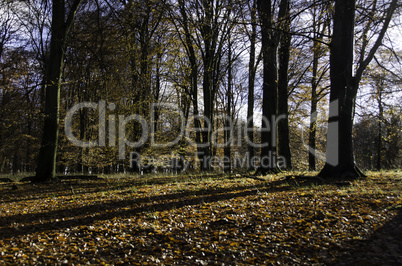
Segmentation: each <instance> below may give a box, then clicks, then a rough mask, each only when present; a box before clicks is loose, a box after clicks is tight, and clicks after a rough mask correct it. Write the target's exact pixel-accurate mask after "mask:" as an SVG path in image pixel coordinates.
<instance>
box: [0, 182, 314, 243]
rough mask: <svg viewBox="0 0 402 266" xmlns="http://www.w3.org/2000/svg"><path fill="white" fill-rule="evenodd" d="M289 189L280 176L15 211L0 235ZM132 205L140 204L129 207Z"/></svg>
mask: <svg viewBox="0 0 402 266" xmlns="http://www.w3.org/2000/svg"><path fill="white" fill-rule="evenodd" d="M304 185H307V184H304ZM291 189H292V186H291V185H289V184H288V183H287V182H286V181H283V180H280V181H275V182H261V183H260V184H252V185H240V186H235V187H230V188H205V189H199V190H195V191H192V190H191V191H187V190H184V191H180V192H176V193H171V194H165V195H157V196H146V195H143V196H140V197H138V196H137V197H136V198H133V199H124V200H114V201H111V202H106V203H103V202H102V203H99V202H98V203H95V204H92V205H86V206H82V207H75V208H73V209H62V210H55V211H47V212H40V213H32V214H30V213H27V214H16V215H12V216H6V217H0V226H1V227H2V228H1V231H0V239H5V238H9V237H16V236H19V235H24V234H30V233H36V232H43V231H46V230H60V229H64V228H68V227H74V226H81V225H90V224H92V223H94V222H95V221H100V220H109V219H113V218H115V217H121V218H125V217H132V216H135V215H136V214H138V213H141V212H149V211H164V210H171V209H174V208H181V207H184V206H194V205H199V204H203V203H212V202H218V201H223V200H230V199H234V198H241V197H246V196H250V195H256V194H258V193H273V192H282V191H288V190H291ZM189 193H190V194H189ZM133 205H137V206H139V207H135V208H131V206H133ZM27 221H29V224H24V223H26V222H27ZM16 224H17V225H18V224H21V225H22V226H20V227H15V225H16Z"/></svg>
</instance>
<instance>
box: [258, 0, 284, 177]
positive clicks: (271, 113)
mask: <svg viewBox="0 0 402 266" xmlns="http://www.w3.org/2000/svg"><path fill="white" fill-rule="evenodd" d="M287 2H288V0H282V1H281V3H280V9H279V15H278V21H279V22H280V23H281V22H283V21H284V18H285V16H286V9H287V7H288V3H287ZM257 9H258V13H259V16H260V23H261V38H262V42H261V49H262V54H263V85H262V90H263V103H262V125H261V131H262V132H261V160H260V166H259V168H258V169H257V174H267V173H270V172H277V171H278V167H277V158H278V157H277V151H276V150H277V147H276V146H277V114H278V110H277V108H278V107H277V106H278V63H277V61H278V46H279V40H280V36H281V31H280V30H275V29H274V25H273V22H272V21H273V11H272V6H271V1H263V0H258V1H257ZM280 23H279V25H280Z"/></svg>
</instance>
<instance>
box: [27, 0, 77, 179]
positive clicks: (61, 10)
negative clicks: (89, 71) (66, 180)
mask: <svg viewBox="0 0 402 266" xmlns="http://www.w3.org/2000/svg"><path fill="white" fill-rule="evenodd" d="M80 3H81V1H80V0H76V1H75V2H74V3H73V5H72V7H71V10H70V12H69V14H68V16H67V21H64V19H65V16H66V14H65V6H64V4H65V3H64V1H63V0H53V6H52V12H53V13H52V26H51V34H52V36H51V40H50V54H49V57H48V62H47V64H46V66H47V69H46V75H45V77H46V79H45V86H46V88H45V109H44V125H43V131H42V141H41V147H40V150H39V157H38V166H37V169H36V176H35V178H34V181H35V182H44V181H49V180H53V179H55V177H56V154H57V146H58V136H59V120H60V119H59V109H60V87H61V75H62V69H63V61H64V53H65V48H66V42H67V35H68V33H69V30H70V28H71V25H72V23H73V21H74V17H75V13H76V11H77V9H78V7H79V5H80Z"/></svg>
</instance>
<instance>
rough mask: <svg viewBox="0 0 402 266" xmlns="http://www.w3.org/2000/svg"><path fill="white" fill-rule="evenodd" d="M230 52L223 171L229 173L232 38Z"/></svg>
mask: <svg viewBox="0 0 402 266" xmlns="http://www.w3.org/2000/svg"><path fill="white" fill-rule="evenodd" d="M228 46H229V52H228V61H229V62H228V64H229V65H228V88H227V91H226V99H227V105H226V117H225V147H224V158H225V159H224V166H223V170H224V171H225V172H227V173H230V172H231V171H232V163H231V142H232V141H231V138H232V136H231V135H232V129H233V126H232V122H233V119H232V79H233V77H232V44H231V42H230V37H229V41H228Z"/></svg>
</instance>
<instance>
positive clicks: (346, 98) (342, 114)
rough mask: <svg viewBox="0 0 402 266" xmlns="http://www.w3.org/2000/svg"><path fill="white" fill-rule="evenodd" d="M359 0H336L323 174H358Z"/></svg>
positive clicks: (359, 174) (340, 175) (355, 175)
mask: <svg viewBox="0 0 402 266" xmlns="http://www.w3.org/2000/svg"><path fill="white" fill-rule="evenodd" d="M354 23H355V0H337V1H336V2H335V16H334V29H333V36H332V42H331V47H330V51H331V55H330V64H331V69H330V78H331V92H330V107H329V119H328V132H327V151H326V164H325V166H324V168H323V169H322V170H321V172H320V173H319V176H323V177H334V178H344V177H358V176H361V175H362V173H361V172H360V170H359V169H357V167H356V166H355V162H354V156H353V142H352V127H353V109H354V105H355V99H356V94H357V85H358V84H357V83H356V80H355V78H354V77H353V36H354Z"/></svg>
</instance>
